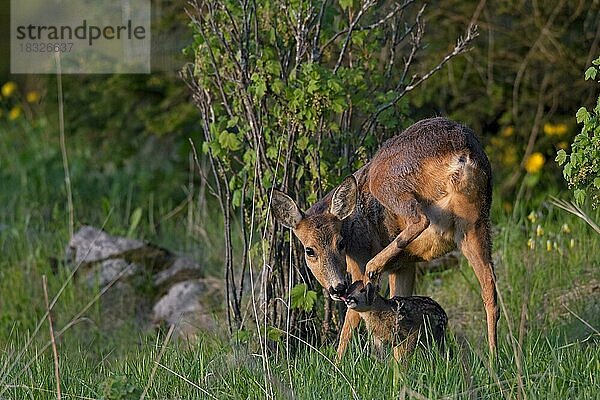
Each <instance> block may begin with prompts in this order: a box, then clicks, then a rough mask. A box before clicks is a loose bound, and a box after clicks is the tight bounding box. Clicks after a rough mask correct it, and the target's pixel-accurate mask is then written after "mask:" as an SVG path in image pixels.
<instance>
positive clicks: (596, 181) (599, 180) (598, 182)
mask: <svg viewBox="0 0 600 400" xmlns="http://www.w3.org/2000/svg"><path fill="white" fill-rule="evenodd" d="M594 186H595V187H596V189H600V176H599V177H596V178H594Z"/></svg>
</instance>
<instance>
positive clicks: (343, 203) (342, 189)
mask: <svg viewBox="0 0 600 400" xmlns="http://www.w3.org/2000/svg"><path fill="white" fill-rule="evenodd" d="M357 196H358V185H357V183H356V178H355V177H354V175H350V176H347V177H346V178H345V179H344V181H343V182H342V183H341V184H340V186H338V187H337V189H335V192H333V197H332V198H331V205H330V206H329V212H330V213H331V214H333V215H335V216H336V217H338V218H339V219H340V220H342V219H344V218H346V217H348V216H349V215H350V214H352V213H353V212H354V209H355V208H356V198H357Z"/></svg>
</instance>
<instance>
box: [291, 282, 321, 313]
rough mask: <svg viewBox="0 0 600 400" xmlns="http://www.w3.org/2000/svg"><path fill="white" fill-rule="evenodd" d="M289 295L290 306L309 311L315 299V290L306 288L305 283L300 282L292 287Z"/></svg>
mask: <svg viewBox="0 0 600 400" xmlns="http://www.w3.org/2000/svg"><path fill="white" fill-rule="evenodd" d="M290 297H291V300H292V308H298V309H301V310H304V311H310V310H312V308H313V306H314V305H315V302H316V301H317V292H315V291H313V290H308V285H307V284H306V283H300V284H298V285H296V286H294V287H293V288H292V290H291V292H290Z"/></svg>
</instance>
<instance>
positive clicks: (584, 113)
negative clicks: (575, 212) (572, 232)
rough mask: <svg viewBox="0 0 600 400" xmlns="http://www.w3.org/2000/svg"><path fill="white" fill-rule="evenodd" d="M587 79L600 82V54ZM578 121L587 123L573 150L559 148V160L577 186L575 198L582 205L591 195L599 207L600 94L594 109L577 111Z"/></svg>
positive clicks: (574, 185) (587, 73)
mask: <svg viewBox="0 0 600 400" xmlns="http://www.w3.org/2000/svg"><path fill="white" fill-rule="evenodd" d="M585 79H586V80H593V81H595V82H600V57H598V58H597V59H595V60H594V61H593V62H592V66H591V67H589V68H588V69H587V70H586V71H585ZM577 123H579V124H583V127H582V128H581V132H580V133H579V134H577V136H575V139H574V140H573V143H572V144H571V154H567V153H566V152H565V151H564V150H559V151H558V154H557V156H556V161H557V162H558V163H559V164H560V165H563V164H564V169H563V174H564V177H565V179H566V180H567V182H568V183H569V187H570V188H573V189H574V192H573V194H574V196H575V201H576V202H577V203H578V204H580V205H581V204H583V203H584V202H585V199H586V198H588V197H589V198H591V201H592V205H593V206H594V207H597V206H598V204H600V96H598V101H597V103H596V107H594V109H593V110H591V111H588V110H587V109H586V108H585V107H581V108H580V109H579V110H578V111H577Z"/></svg>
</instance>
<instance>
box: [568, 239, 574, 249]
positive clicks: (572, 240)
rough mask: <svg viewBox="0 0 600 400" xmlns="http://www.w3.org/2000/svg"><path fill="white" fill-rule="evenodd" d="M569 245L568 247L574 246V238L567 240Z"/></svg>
mask: <svg viewBox="0 0 600 400" xmlns="http://www.w3.org/2000/svg"><path fill="white" fill-rule="evenodd" d="M569 247H570V248H573V247H575V239H571V240H570V241H569Z"/></svg>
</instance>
